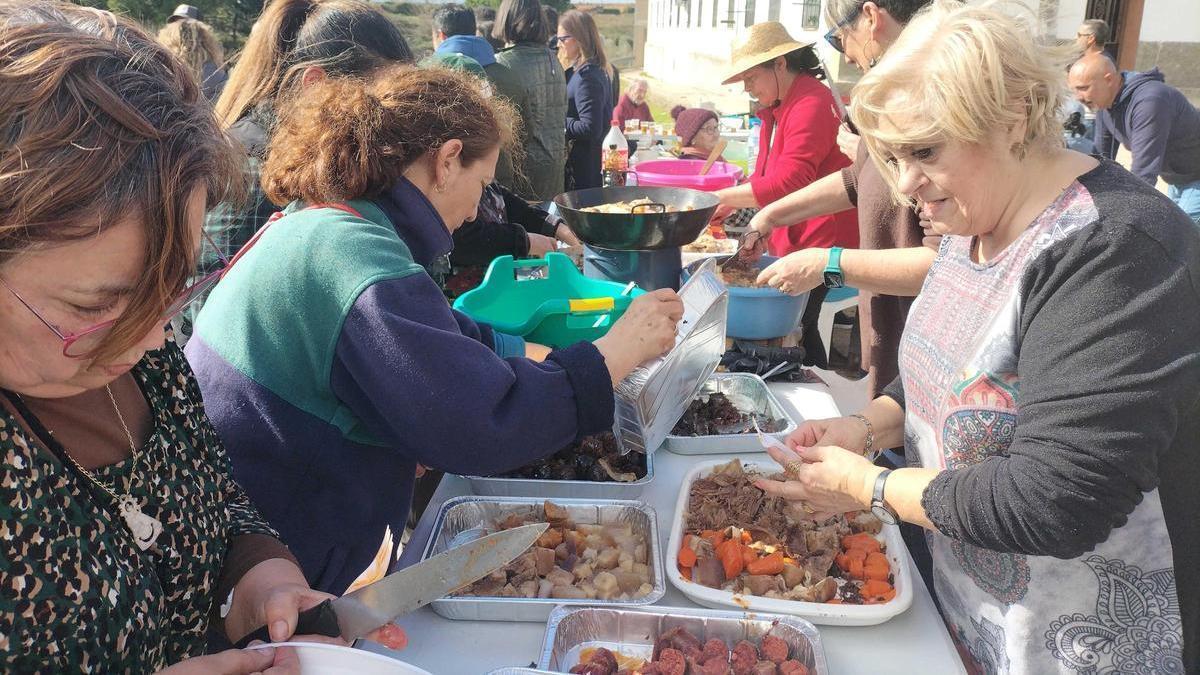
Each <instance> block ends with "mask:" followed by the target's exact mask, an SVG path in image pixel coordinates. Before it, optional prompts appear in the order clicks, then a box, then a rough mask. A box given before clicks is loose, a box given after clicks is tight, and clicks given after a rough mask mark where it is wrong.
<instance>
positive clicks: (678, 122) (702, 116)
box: [635, 83, 725, 162]
mask: <svg viewBox="0 0 1200 675" xmlns="http://www.w3.org/2000/svg"><path fill="white" fill-rule="evenodd" d="M635 84H636V83H635ZM671 118H672V119H674V120H675V135H676V136H678V137H679V146H680V148H679V158H680V159H704V160H706V159H708V154H709V153H710V152H712V151H713V148H715V147H717V142H718V141H720V140H721V125H720V118H719V117H717V113H715V112H713V111H712V110H709V109H707V108H685V107H683V106H682V105H677V106H675V107H674V108H671ZM717 161H719V162H723V161H725V159H724V158H723V157H720V156H718V157H717Z"/></svg>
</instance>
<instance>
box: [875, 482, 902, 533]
mask: <svg viewBox="0 0 1200 675" xmlns="http://www.w3.org/2000/svg"><path fill="white" fill-rule="evenodd" d="M891 473H892V470H891V469H884V470H883V473H880V474H879V476H878V477H877V478H876V479H875V489H874V490H873V491H872V493H871V513H872V514H873V515H874V516H875V517H876V518H878V519H880V520H882V521H883V522H884V524H885V525H895V524H896V523H898V522H900V516H898V515H896V511H895V510H893V509H892V507H890V506H888V505H887V502H885V501H884V500H883V489H884V487H885V486H886V484H887V479H888V476H889V475H891Z"/></svg>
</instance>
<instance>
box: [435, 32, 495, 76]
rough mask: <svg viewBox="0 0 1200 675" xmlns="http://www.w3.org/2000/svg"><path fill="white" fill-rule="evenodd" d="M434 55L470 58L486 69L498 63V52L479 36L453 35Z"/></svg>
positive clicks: (439, 46)
mask: <svg viewBox="0 0 1200 675" xmlns="http://www.w3.org/2000/svg"><path fill="white" fill-rule="evenodd" d="M434 53H436V54H462V55H463V56H469V57H471V58H473V59H475V61H476V62H478V63H479V65H481V66H483V67H484V68H487V67H488V66H490V65H492V64H493V63H495V62H496V51H495V50H494V49H492V46H491V45H490V44H488V41H487V40H484V39H483V38H481V37H479V36H478V35H451V36H450V37H448V38H446V40H445V41H444V42H442V44H440V45H438V48H437V49H435V50H434Z"/></svg>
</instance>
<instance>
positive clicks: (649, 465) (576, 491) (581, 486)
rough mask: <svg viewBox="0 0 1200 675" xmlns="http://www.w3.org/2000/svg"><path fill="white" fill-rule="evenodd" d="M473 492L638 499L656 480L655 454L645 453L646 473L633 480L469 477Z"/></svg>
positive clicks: (468, 480)
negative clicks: (626, 481) (621, 481)
mask: <svg viewBox="0 0 1200 675" xmlns="http://www.w3.org/2000/svg"><path fill="white" fill-rule="evenodd" d="M466 479H467V482H469V483H470V484H471V492H473V493H475V494H477V495H485V496H492V497H547V498H551V499H570V498H575V499H636V498H637V497H638V496H639V495H641V494H642V490H644V489H646V486H647V485H649V484H650V481H652V480H654V456H653V455H646V475H645V476H642V477H641V478H639V479H637V480H635V481H633V482H632V483H618V482H616V481H605V482H603V483H601V482H598V481H590V480H535V479H533V478H493V477H491V476H466Z"/></svg>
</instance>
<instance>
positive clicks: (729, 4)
mask: <svg viewBox="0 0 1200 675" xmlns="http://www.w3.org/2000/svg"><path fill="white" fill-rule="evenodd" d="M736 1H737V0H725V3H726V4H725V25H726V26H729V27H730V28H733V27H734V26H736V25H737V20H736V19H735V18H734V16H733V6H734V3H735V2H736Z"/></svg>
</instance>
